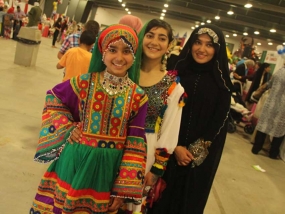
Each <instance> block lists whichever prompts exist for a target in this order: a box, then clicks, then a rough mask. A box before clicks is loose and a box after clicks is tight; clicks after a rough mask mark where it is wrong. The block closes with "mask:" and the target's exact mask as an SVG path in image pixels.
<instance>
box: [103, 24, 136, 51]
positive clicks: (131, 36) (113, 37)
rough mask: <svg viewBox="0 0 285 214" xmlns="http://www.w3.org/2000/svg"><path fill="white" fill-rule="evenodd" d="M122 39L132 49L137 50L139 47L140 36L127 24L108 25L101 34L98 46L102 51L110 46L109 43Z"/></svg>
mask: <svg viewBox="0 0 285 214" xmlns="http://www.w3.org/2000/svg"><path fill="white" fill-rule="evenodd" d="M120 39H122V40H123V41H124V42H125V43H126V44H127V45H128V46H129V47H130V49H131V50H132V52H133V53H135V52H136V50H137V47H138V37H137V35H136V33H135V31H134V30H133V29H132V28H130V27H128V26H126V25H120V24H116V25H112V26H110V27H107V28H106V29H105V30H103V31H102V33H101V34H100V36H99V39H98V48H99V50H100V52H101V53H104V51H105V50H106V49H107V48H108V47H109V45H110V44H111V43H113V42H115V41H118V40H120Z"/></svg>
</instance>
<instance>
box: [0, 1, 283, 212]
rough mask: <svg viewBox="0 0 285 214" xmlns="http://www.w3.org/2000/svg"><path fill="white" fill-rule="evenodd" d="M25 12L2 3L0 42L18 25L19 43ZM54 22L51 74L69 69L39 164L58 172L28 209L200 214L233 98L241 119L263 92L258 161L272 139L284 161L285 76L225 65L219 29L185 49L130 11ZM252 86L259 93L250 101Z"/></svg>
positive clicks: (266, 67)
mask: <svg viewBox="0 0 285 214" xmlns="http://www.w3.org/2000/svg"><path fill="white" fill-rule="evenodd" d="M27 16H28V14H25V13H24V12H22V11H21V8H18V7H17V11H15V12H14V11H12V9H8V8H2V7H0V23H1V28H0V30H1V36H4V37H5V38H7V39H8V38H11V29H13V32H14V33H13V34H15V35H14V36H15V37H14V36H13V38H17V32H19V29H20V27H21V26H24V25H25V24H24V22H23V18H25V17H27ZM6 17H8V18H6ZM53 18H54V19H55V20H54V21H53V20H50V21H49V22H45V23H44V24H41V23H43V22H39V29H40V30H41V31H42V35H43V36H46V35H49V34H50V35H51V37H52V42H51V43H52V47H54V48H55V47H56V42H58V43H60V45H61V47H60V49H59V52H58V54H57V57H58V59H59V61H58V63H57V65H56V68H57V69H64V72H63V79H62V82H61V83H59V84H58V85H56V86H54V87H53V88H52V89H50V90H49V91H48V92H47V94H46V99H45V107H44V111H43V115H42V126H41V131H40V137H39V142H38V146H37V150H36V154H35V157H34V159H35V161H38V162H42V163H50V162H51V165H50V166H49V167H48V169H47V171H46V172H45V174H44V176H43V177H42V179H41V182H40V184H39V187H38V190H37V192H36V196H35V198H34V201H33V203H32V207H31V209H30V213H34V214H41V213H42V214H43V213H90V214H91V213H110V214H111V213H118V214H119V213H124V214H131V213H132V214H140V213H144V214H165V213H173V214H188V213H193V214H200V213H203V210H204V208H205V206H206V203H207V200H208V196H209V193H210V190H211V187H212V183H213V181H214V178H215V174H216V171H217V169H218V166H219V162H220V159H221V156H222V153H223V148H224V144H225V140H226V134H227V128H228V126H227V124H228V117H229V114H230V107H231V104H232V95H233V93H235V94H238V95H239V102H238V103H239V105H240V107H239V108H240V109H241V112H243V115H245V113H244V112H245V109H246V110H247V113H246V114H248V112H249V113H252V112H251V107H252V105H253V103H256V102H258V100H256V99H254V95H255V92H256V91H257V90H258V89H259V88H260V87H261V86H263V87H264V88H266V89H269V88H270V90H271V93H270V97H269V98H268V99H267V101H266V103H265V104H264V112H265V111H266V113H262V114H261V115H262V116H261V117H260V122H259V123H258V124H257V127H256V129H257V134H256V137H255V142H254V145H253V148H252V153H253V154H258V152H259V151H260V150H261V149H262V145H263V142H264V139H265V137H266V135H267V134H268V135H271V136H273V142H272V147H271V150H270V152H269V157H270V158H273V159H276V158H277V157H278V152H279V147H280V144H281V142H282V141H283V138H284V135H285V133H284V130H285V129H284V126H285V124H284V121H285V120H284V119H285V118H284V115H285V114H284V112H283V111H281V110H280V111H279V110H278V108H277V106H276V105H272V103H273V101H272V99H274V98H276V97H279V98H280V97H282V98H283V96H282V95H281V91H282V89H283V85H282V83H283V76H284V74H283V73H284V69H281V70H280V71H279V72H277V73H276V75H275V74H274V75H273V76H272V75H271V74H270V64H268V63H259V62H256V61H254V60H252V59H240V60H237V61H236V62H235V63H236V64H234V66H229V63H228V57H227V49H226V42H225V38H224V35H223V33H222V31H221V29H219V28H218V27H217V26H215V25H212V24H206V25H203V26H200V27H197V28H196V29H195V30H194V31H193V32H192V33H191V35H190V38H189V39H188V41H187V42H186V44H185V45H184V47H179V45H178V46H177V43H176V41H175V39H174V36H173V29H172V26H171V25H170V24H168V23H167V22H165V21H163V20H159V19H152V20H149V21H148V22H146V23H145V24H143V23H142V21H141V20H140V19H139V18H138V17H135V16H132V15H126V16H124V17H122V18H121V19H120V20H118V22H117V23H114V24H113V25H110V26H108V27H106V28H105V29H103V30H101V31H100V24H99V23H98V22H96V21H94V20H89V21H87V22H86V23H85V24H82V25H78V23H76V22H75V21H73V20H70V19H69V18H68V17H65V16H63V15H60V16H57V15H56V14H53ZM7 20H9V21H10V23H9V25H8V21H7ZM5 21H6V22H5ZM51 29H53V30H51ZM247 81H252V85H251V87H250V88H249V90H248V92H247V94H246V96H243V94H242V92H243V87H244V85H245V84H246V82H247ZM284 81H285V80H284ZM205 85H207V87H205ZM255 98H256V97H255ZM282 102H283V101H282ZM284 102H285V100H284ZM276 112H277V113H276ZM276 118H279V119H278V124H277V125H276V126H275V125H273V126H272V125H271V126H270V127H268V126H267V124H268V121H272V120H276ZM280 118H281V119H280ZM272 124H276V123H273V122H272Z"/></svg>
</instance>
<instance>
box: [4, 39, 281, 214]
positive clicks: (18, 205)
mask: <svg viewBox="0 0 285 214" xmlns="http://www.w3.org/2000/svg"><path fill="white" fill-rule="evenodd" d="M58 46H59V45H58ZM15 50H16V42H15V41H13V40H5V39H3V38H0V56H1V57H0V74H1V75H0V76H1V77H0V99H1V101H0V121H1V125H0V173H1V174H0V199H1V200H0V213H1V214H10V213H12V214H25V213H28V212H29V208H30V205H31V203H32V200H33V197H34V195H35V192H36V189H37V186H38V183H39V181H40V178H41V176H42V175H43V173H44V171H45V170H46V168H47V166H48V165H44V164H40V163H36V162H34V161H33V156H34V154H35V149H36V146H37V139H38V135H39V130H40V125H41V112H42V108H43V105H44V99H45V92H46V91H47V90H48V89H50V88H51V87H53V86H54V85H55V84H57V83H60V82H61V79H62V70H57V69H56V67H55V66H56V64H57V62H58V60H57V57H56V55H57V52H58V50H59V48H51V39H48V38H43V39H42V43H41V45H40V48H39V53H38V57H37V63H36V66H34V67H23V66H19V65H16V64H14V55H15ZM249 139H250V136H249V135H247V134H245V133H244V132H243V131H242V129H238V131H237V132H236V133H234V134H228V135H227V141H226V145H225V149H224V153H223V156H222V160H221V163H220V166H219V169H218V171H217V174H216V178H215V181H214V184H213V187H212V191H211V194H210V196H209V200H208V203H207V206H206V209H205V214H283V213H285V163H284V162H283V161H282V160H272V159H269V158H268V157H267V156H265V155H264V154H265V153H262V152H261V154H260V155H253V154H251V152H250V149H251V147H252V145H251V144H250V142H249ZM252 165H260V166H261V167H262V168H263V169H265V170H266V172H260V171H257V170H255V169H254V168H253V167H252ZM189 214H191V211H190V210H189Z"/></svg>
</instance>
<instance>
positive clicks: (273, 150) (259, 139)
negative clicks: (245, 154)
mask: <svg viewBox="0 0 285 214" xmlns="http://www.w3.org/2000/svg"><path fill="white" fill-rule="evenodd" d="M265 138H266V134H265V133H263V132H261V131H257V132H256V136H255V140H254V145H253V147H252V152H253V153H255V154H257V153H258V152H259V151H260V150H261V149H262V147H263V144H264V141H265ZM283 139H284V136H282V137H273V140H272V142H271V147H270V150H269V157H271V158H277V156H278V155H279V152H280V150H279V148H280V145H281V143H282V142H283Z"/></svg>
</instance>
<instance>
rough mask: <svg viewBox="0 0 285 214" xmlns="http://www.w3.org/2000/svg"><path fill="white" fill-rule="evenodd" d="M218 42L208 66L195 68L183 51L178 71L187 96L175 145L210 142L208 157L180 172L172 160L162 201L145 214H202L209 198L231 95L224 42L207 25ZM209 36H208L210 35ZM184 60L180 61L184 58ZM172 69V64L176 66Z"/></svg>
mask: <svg viewBox="0 0 285 214" xmlns="http://www.w3.org/2000/svg"><path fill="white" fill-rule="evenodd" d="M205 27H206V28H210V29H212V30H213V31H214V32H215V33H216V34H217V36H218V37H219V46H218V47H215V50H216V53H219V54H216V55H215V56H214V58H213V60H212V61H210V62H208V63H205V64H198V63H197V62H195V61H194V60H193V58H192V55H191V51H189V50H186V51H184V53H183V50H182V52H181V54H180V56H179V57H180V59H181V60H180V61H179V60H178V62H177V63H176V66H175V68H174V69H177V70H178V75H179V76H180V78H181V84H182V86H183V87H184V89H185V92H186V93H187V95H188V98H187V100H186V105H185V106H184V108H183V111H182V119H181V126H180V134H179V140H178V145H179V146H186V147H188V146H189V144H191V143H194V142H195V141H196V140H197V139H198V138H204V140H205V141H211V142H212V145H211V146H210V147H209V148H208V151H209V155H208V156H207V158H206V159H205V160H204V162H203V163H202V164H201V165H199V166H196V167H194V168H191V164H189V165H188V166H179V165H178V164H177V162H176V159H175V155H174V154H173V155H171V157H170V160H169V162H168V165H167V169H166V172H165V174H164V176H163V179H164V180H165V181H166V183H167V186H166V189H165V190H164V192H163V193H162V197H161V199H160V200H159V201H158V202H157V203H155V204H154V206H153V207H152V208H151V209H149V211H148V214H149V213H150V214H200V213H203V210H204V207H205V205H206V202H207V199H208V195H209V192H210V189H211V186H212V183H213V180H214V177H215V174H216V171H217V168H218V165H219V162H220V159H221V155H222V151H223V147H224V143H225V138H226V133H227V117H228V112H229V106H230V97H231V90H233V86H232V84H231V82H230V78H229V73H228V67H227V58H226V51H225V43H224V38H223V35H222V33H221V31H220V30H219V29H217V28H216V27H215V26H213V25H206V26H205ZM199 29H200V28H198V29H196V30H195V31H194V32H193V33H192V35H191V37H190V39H189V40H188V42H187V44H186V45H185V46H186V48H187V47H188V49H189V48H190V50H191V47H192V45H193V43H194V42H195V40H196V39H197V31H198V30H199ZM210 36H211V35H210ZM183 54H184V56H183ZM174 64H175V63H174Z"/></svg>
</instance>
